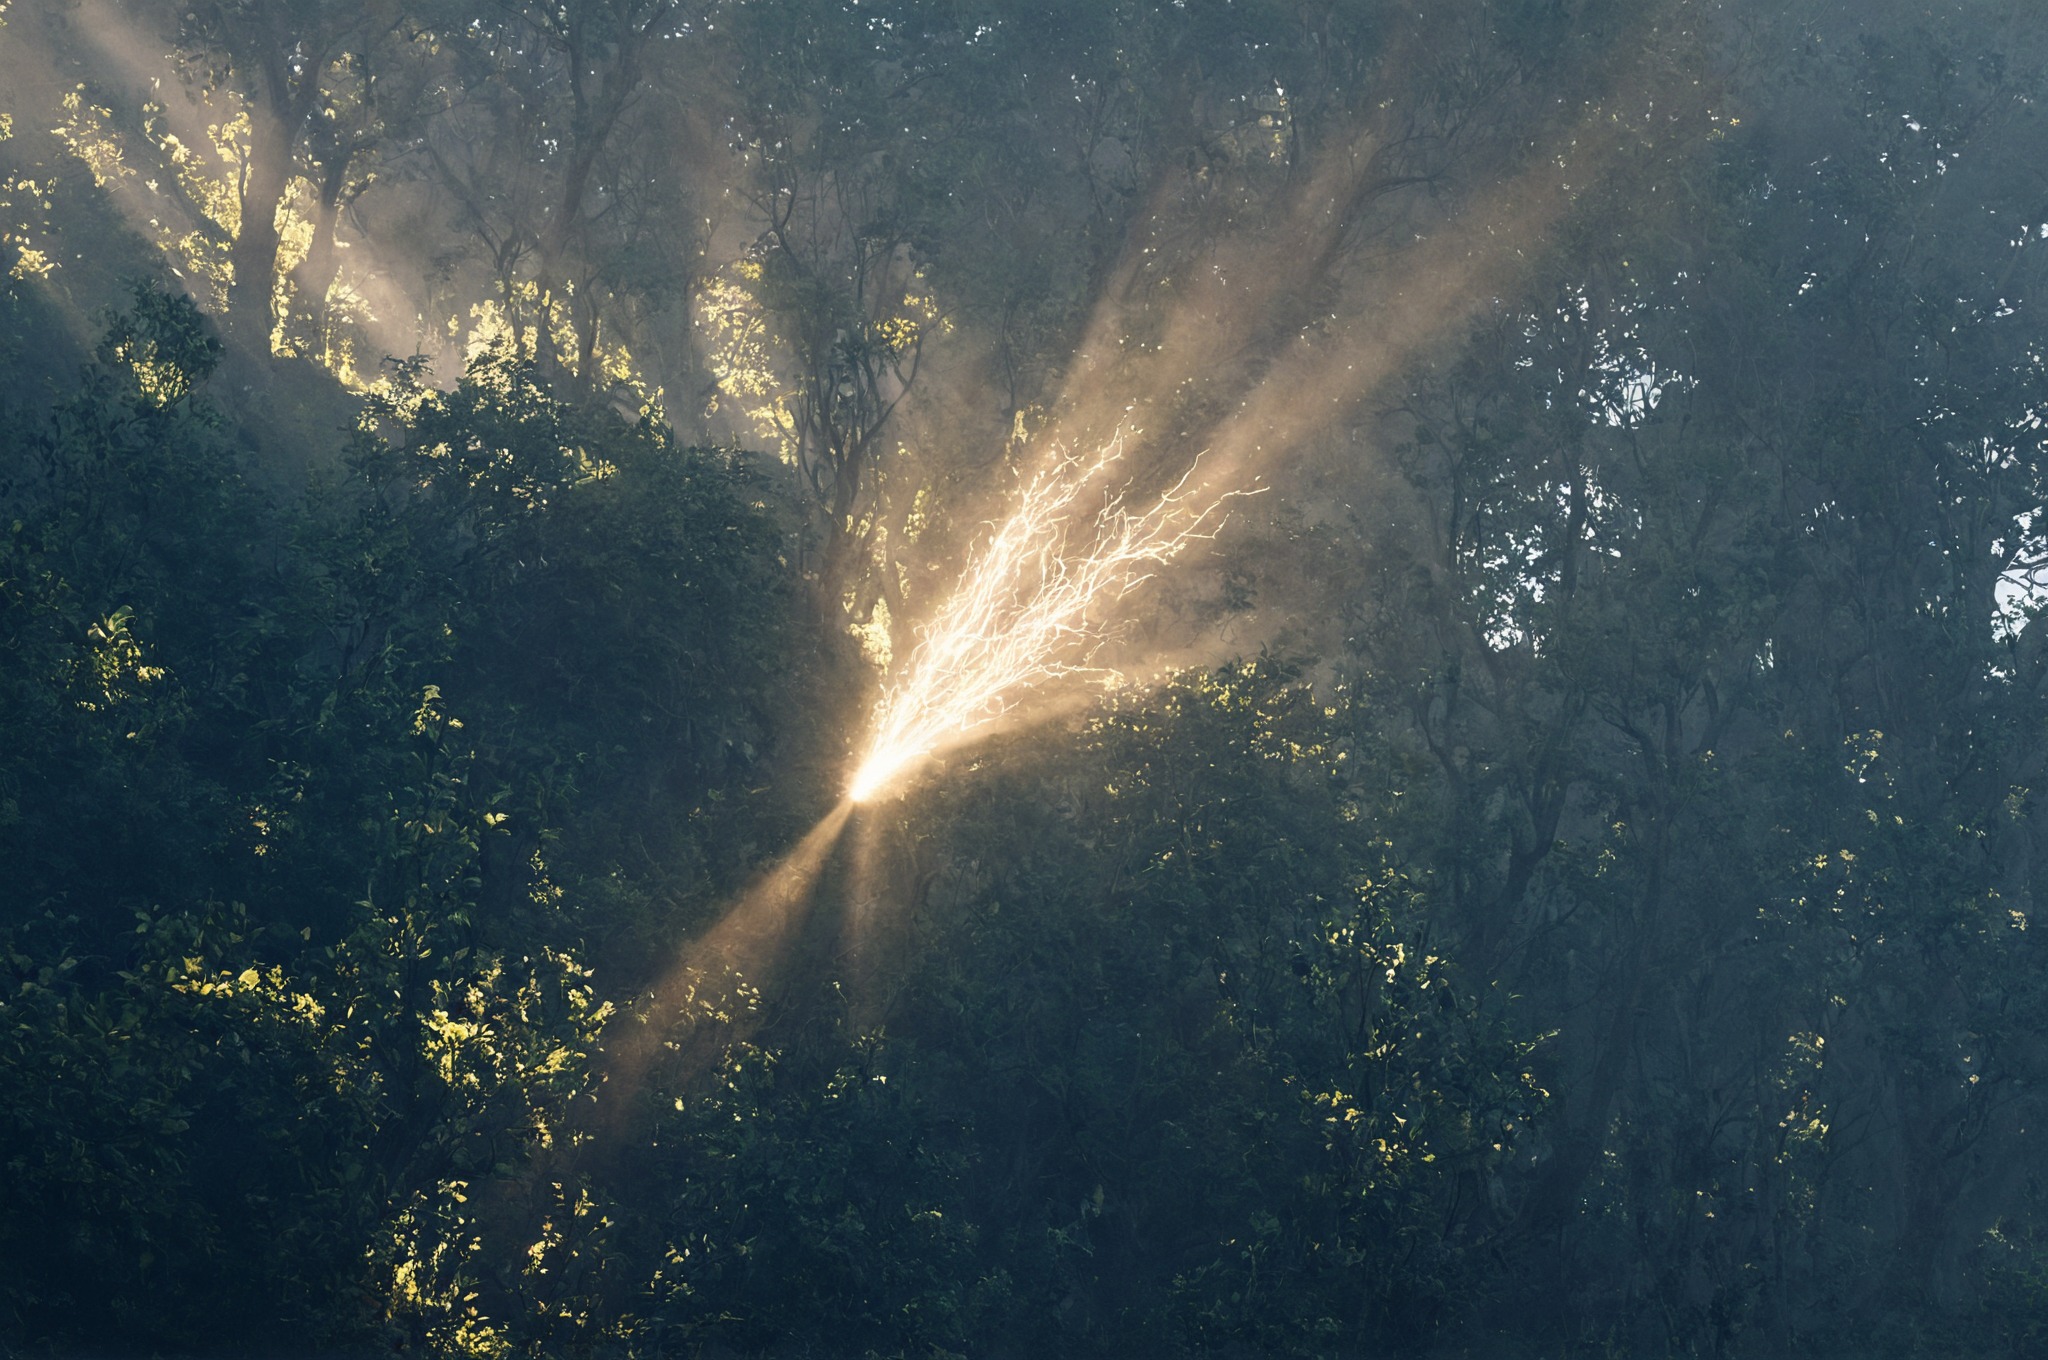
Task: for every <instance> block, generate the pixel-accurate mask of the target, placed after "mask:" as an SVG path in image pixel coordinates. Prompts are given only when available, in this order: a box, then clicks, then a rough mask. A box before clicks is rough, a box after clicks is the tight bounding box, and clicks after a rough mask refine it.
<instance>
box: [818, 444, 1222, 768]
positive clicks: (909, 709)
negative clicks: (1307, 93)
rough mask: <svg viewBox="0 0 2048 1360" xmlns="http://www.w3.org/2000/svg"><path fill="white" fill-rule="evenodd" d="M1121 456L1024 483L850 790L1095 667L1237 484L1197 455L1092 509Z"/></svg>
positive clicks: (880, 712)
mask: <svg viewBox="0 0 2048 1360" xmlns="http://www.w3.org/2000/svg"><path fill="white" fill-rule="evenodd" d="M1122 458H1123V445H1122V442H1121V440H1113V441H1111V442H1110V444H1109V445H1108V446H1107V447H1106V448H1104V449H1103V451H1102V452H1101V453H1100V454H1099V455H1098V456H1097V457H1096V458H1095V459H1094V460H1092V461H1084V460H1082V459H1078V458H1073V457H1067V456H1062V457H1060V458H1058V459H1057V460H1056V461H1054V462H1053V463H1052V465H1051V466H1049V467H1048V468H1047V469H1046V470H1045V471H1044V472H1042V473H1040V474H1039V476H1038V477H1037V478H1035V479H1034V480H1033V481H1032V482H1031V483H1030V484H1029V485H1028V486H1027V487H1025V489H1024V494H1023V496H1022V498H1021V501H1020V503H1019V504H1018V507H1017V509H1016V511H1015V513H1013V514H1012V515H1011V516H1010V518H1009V519H1008V520H1007V521H1005V522H1004V523H1003V524H1002V525H1001V526H1000V527H999V528H997V530H996V532H995V533H994V535H993V536H991V537H990V539H989V540H988V542H987V543H985V544H983V545H982V547H981V548H980V550H979V551H978V552H976V553H975V555H974V556H973V557H972V558H971V559H970V561H969V562H968V566H967V571H966V573H965V575H964V576H963V577H962V578H961V581H960V585H959V586H958V587H957V588H956V590H955V591H954V593H953V596H952V598H951V599H949V600H948V601H947V602H946V604H945V606H944V607H943V608H941V609H940V610H939V612H938V615H937V616H936V617H935V618H934V619H933V620H932V622H931V623H930V624H929V625H928V626H926V627H925V628H924V629H923V630H921V633H920V636H919V639H918V644H917V648H916V650H915V651H914V652H913V653H912V655H911V658H910V664H909V665H908V667H906V668H905V669H904V671H903V672H902V673H901V674H899V675H898V676H897V678H896V682H895V684H894V685H892V686H891V687H890V689H889V691H888V692H887V693H886V694H885V695H884V696H883V698H882V702H881V704H880V705H879V706H878V708H877V709H876V712H875V719H874V724H873V728H872V732H871V735H870V737H869V739H868V744H867V749H866V751H865V752H864V753H863V755H862V757H861V761H860V764H859V766H858V767H857V768H856V770H855V773H854V776H853V781H852V783H851V784H850V785H849V786H848V789H847V796H848V797H849V798H851V799H853V800H854V801H855V802H867V801H869V800H871V799H873V798H874V797H876V796H877V795H879V794H880V793H882V792H883V791H884V790H886V789H887V788H889V787H891V786H892V785H893V784H894V783H895V782H896V781H897V780H898V779H899V778H900V777H901V776H902V775H904V774H905V773H907V772H908V771H910V770H911V769H912V768H914V767H915V766H916V765H917V764H919V763H920V762H921V761H923V760H925V759H927V758H929V757H930V756H932V755H934V754H937V753H938V752H940V751H943V750H948V749H951V748H952V747H955V746H958V745H960V744H961V743H963V742H965V741H967V740H969V739H970V738H972V737H974V736H975V735H977V734H983V733H985V731H986V729H988V728H990V727H992V726H993V725H995V724H996V723H997V722H998V721H1000V720H1001V719H1002V718H1003V717H1004V716H1005V715H1006V714H1008V713H1009V712H1010V711H1011V709H1012V707H1013V706H1014V705H1015V703H1016V702H1017V700H1018V699H1019V698H1020V697H1021V696H1022V695H1023V694H1025V693H1026V692H1027V691H1030V690H1033V689H1036V688H1037V687H1039V686H1040V685H1043V684H1045V683H1047V682H1048V681H1051V680H1056V679H1058V678H1060V677H1062V676H1066V675H1074V674H1088V673H1098V668H1097V667H1095V665H1094V664H1093V663H1094V659H1095V654H1096V652H1097V651H1098V650H1099V649H1100V647H1101V646H1102V644H1103V642H1104V641H1106V640H1107V639H1108V638H1109V636H1110V635H1111V633H1112V632H1113V631H1114V625H1115V623H1116V620H1115V618H1114V617H1113V616H1112V615H1111V613H1110V611H1111V609H1112V607H1113V606H1114V605H1116V604H1117V603H1118V602H1119V601H1121V600H1122V599H1123V598H1124V597H1125V596H1126V595H1128V594H1130V592H1131V591H1133V590H1135V589H1136V588H1137V587H1138V586H1140V585H1142V584H1143V583H1144V582H1145V581H1147V580H1148V579H1150V578H1151V576H1152V574H1153V572H1154V571H1156V570H1157V569H1158V568H1159V567H1161V566H1163V565H1164V564H1165V563H1167V562H1168V561H1171V560H1172V559H1173V558H1174V557H1175V556H1177V555H1179V553H1180V552H1181V550H1182V549H1184V548H1186V547H1187V545H1188V544H1189V543H1191V542H1193V541H1195V540H1197V539H1206V538H1210V537H1213V536H1214V534H1215V531H1216V527H1217V523H1218V521H1219V519H1220V510H1221V507H1222V505H1223V503H1224V502H1225V501H1227V500H1228V499H1230V497H1231V496H1233V495H1238V494H1242V493H1238V492H1234V491H1225V492H1218V493H1208V492H1205V491H1204V490H1203V489H1202V488H1201V487H1199V486H1196V485H1191V482H1192V479H1193V477H1194V471H1193V469H1190V470H1189V472H1188V474H1187V475H1186V476H1184V477H1183V478H1182V479H1181V480H1180V482H1179V483H1177V484H1176V485H1175V486H1174V487H1173V488H1172V489H1170V490H1168V491H1167V492H1166V493H1164V494H1163V495H1161V496H1160V497H1159V498H1158V499H1157V500H1155V501H1154V502H1153V503H1152V505H1151V507H1150V508H1149V509H1146V510H1144V511H1142V512H1138V511H1133V510H1131V509H1130V508H1129V507H1128V506H1127V505H1126V504H1125V501H1124V496H1125V494H1126V493H1125V492H1124V491H1117V492H1114V493H1112V492H1110V491H1108V490H1103V491H1102V492H1101V493H1100V494H1102V495H1103V497H1104V501H1103V506H1102V508H1101V510H1099V511H1098V512H1096V513H1095V514H1094V515H1093V516H1092V517H1091V516H1087V515H1086V514H1085V512H1081V511H1077V508H1076V507H1077V503H1078V502H1079V501H1080V500H1081V499H1082V497H1083V496H1084V495H1085V494H1087V493H1088V491H1089V489H1090V488H1093V487H1101V486H1102V485H1103V484H1104V482H1105V480H1106V475H1107V474H1108V473H1109V472H1110V471H1111V469H1113V468H1114V467H1115V466H1116V465H1117V464H1118V463H1119V462H1121V461H1122ZM1077 527H1078V528H1079V529H1080V532H1077Z"/></svg>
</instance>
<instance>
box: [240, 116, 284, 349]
mask: <svg viewBox="0 0 2048 1360" xmlns="http://www.w3.org/2000/svg"><path fill="white" fill-rule="evenodd" d="M247 170H248V173H247V176H246V178H245V179H244V181H243V185H242V225H241V230H239V231H238V232H236V233H235V244H234V249H233V251H232V252H230V255H229V259H230V260H231V262H232V263H233V265H234V273H235V280H234V291H233V292H232V294H230V303H229V308H228V311H229V316H230V324H231V326H232V327H233V329H235V330H236V331H237V332H239V333H240V335H241V338H242V339H243V341H244V342H245V343H247V344H248V345H250V346H251V347H252V348H254V349H256V350H257V351H258V352H259V353H262V354H268V353H269V352H270V332H271V328H272V326H273V324H274V314H273V312H272V310H271V298H272V296H273V295H274V294H275V293H276V291H277V214H278V209H279V208H281V207H282V206H283V205H284V198H285V192H286V190H287V189H288V188H289V186H290V184H291V176H292V136H291V130H290V129H289V128H287V127H285V126H283V125H282V123H281V122H280V120H279V119H278V118H277V117H275V116H272V115H271V114H269V113H267V112H265V111H264V110H262V109H257V110H255V111H254V116H253V117H252V118H251V119H250V126H249V164H248V167H247Z"/></svg>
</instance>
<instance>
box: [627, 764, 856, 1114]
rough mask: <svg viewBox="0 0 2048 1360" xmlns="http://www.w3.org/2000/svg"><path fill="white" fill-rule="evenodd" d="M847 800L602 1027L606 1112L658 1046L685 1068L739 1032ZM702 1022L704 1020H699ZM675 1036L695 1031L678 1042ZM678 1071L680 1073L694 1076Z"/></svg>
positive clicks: (799, 914) (638, 1078)
mask: <svg viewBox="0 0 2048 1360" xmlns="http://www.w3.org/2000/svg"><path fill="white" fill-rule="evenodd" d="M853 810H854V806H853V804H852V803H851V802H850V801H847V800H841V801H840V803H839V805H838V806H837V807H835V808H833V809H832V811H831V812H829V813H827V814H826V815H825V817H824V818H823V820H821V821H820V822H819V823H818V824H817V825H816V826H814V827H812V828H811V829H810V831H809V832H807V833H806V834H805V835H804V838H803V839H802V840H800V841H798V842H797V843H796V844H795V845H794V846H792V847H791V848H790V849H789V851H788V852H787V853H785V854H784V855H783V856H782V857H781V858H780V859H778V860H777V861H776V862H775V863H774V864H773V865H772V866H770V867H769V868H768V869H767V870H766V871H765V872H764V873H762V874H761V875H760V876H759V877H757V878H756V879H755V880H754V882H753V883H752V885H751V886H749V887H748V888H747V889H746V891H745V892H743V893H742V894H741V895H740V897H739V900H738V901H736V902H735V903H733V905H732V906H731V907H730V908H729V909H728V910H727V911H726V912H725V914H724V915H723V916H721V917H720V918H719V919H718V921H717V922H716V923H715V924H714V925H712V926H711V928H710V929H708V930H706V931H705V932H704V933H703V934H701V935H699V936H698V937H697V938H695V939H693V940H691V941H690V942H689V943H688V944H686V945H685V946H684V947H683V949H682V953H681V956H680V957H679V958H678V959H677V961H676V963H675V965H674V966H673V967H672V968H671V969H670V970H669V973H668V975H667V976H666V977H665V978H663V979H662V981H661V982H660V984H659V985H657V986H656V987H655V989H654V992H653V995H652V996H651V997H650V998H649V1000H648V1002H647V1004H646V1005H644V1006H642V1007H639V1008H637V1009H636V1010H635V1011H634V1012H633V1013H632V1014H630V1015H628V1016H626V1017H625V1018H624V1019H622V1020H621V1021H620V1022H619V1024H618V1025H617V1026H616V1027H615V1028H614V1030H613V1032H612V1033H610V1034H608V1035H607V1036H606V1042H605V1050H606V1059H605V1067H604V1073H603V1084H602V1086H601V1088H600V1106H601V1108H602V1109H603V1110H604V1112H605V1114H606V1116H607V1117H608V1118H616V1117H617V1116H618V1114H619V1113H620V1112H621V1108H622V1107H621V1105H620V1102H622V1101H624V1100H626V1099H628V1098H629V1097H631V1096H632V1095H634V1094H635V1093H637V1092H638V1091H639V1090H640V1089H641V1088H642V1086H643V1085H644V1083H645V1080H646V1077H647V1073H648V1069H649V1068H650V1067H652V1066H653V1065H654V1064H655V1062H656V1060H657V1059H659V1058H660V1057H661V1055H662V1053H663V1052H664V1050H676V1051H678V1052H680V1054H681V1058H682V1061H683V1063H684V1066H685V1068H686V1069H689V1068H691V1067H692V1066H694V1065H697V1064H699V1063H701V1062H702V1061H706V1060H708V1057H707V1055H711V1054H714V1053H715V1052H716V1051H718V1050H719V1049H721V1048H722V1047H723V1046H724V1045H725V1044H726V1043H729V1042H731V1040H733V1039H734V1038H736V1037H744V1035H745V1034H746V1032H747V1031H748V1029H749V1027H750V1025H751V1023H752V1021H753V1020H754V1019H756V1018H758V1017H757V1016H756V1015H755V1009H756V1007H755V1003H756V1002H757V1001H758V999H759V993H760V991H761V989H762V988H763V987H764V985H765V984H766V983H767V982H768V981H769V979H770V976H771V975H772V974H773V973H774V971H775V970H776V968H777V966H778V965H779V963H780V961H781V959H782V956H783V954H784V953H785V952H786V951H787V949H788V947H789V943H790V939H791V937H792V936H793V935H795V934H796V932H797V929H798V927H799V926H800V925H801V924H802V922H803V919H804V916H805V911H804V908H805V906H806V905H807V904H808V903H809V901H810V898H811V895H812V893H811V890H812V888H813V887H815V886H816V884H817V882H818V879H819V876H820V874H821V873H822V872H823V870H824V868H825V865H826V862H827V860H828V859H829V858H830V856H831V853H832V849H833V847H834V846H835V845H837V844H838V842H839V838H840V834H841V832H843V831H844V830H845V829H846V824H847V821H848V819H849V818H851V817H852V815H853ZM706 1021H708V1022H710V1023H704V1022H706ZM679 1036H681V1038H682V1039H684V1040H696V1041H697V1042H695V1043H694V1044H692V1045H690V1046H689V1047H688V1050H687V1051H683V1050H682V1049H679V1048H678V1041H679ZM694 1075H695V1072H694V1071H688V1070H686V1072H685V1077H686V1078H687V1077H688V1076H694Z"/></svg>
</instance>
